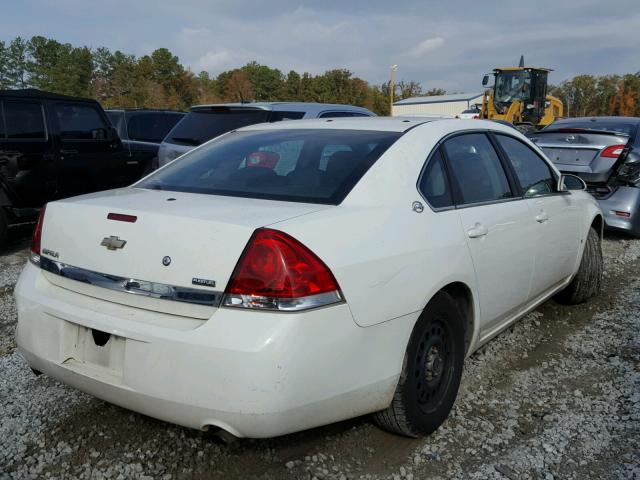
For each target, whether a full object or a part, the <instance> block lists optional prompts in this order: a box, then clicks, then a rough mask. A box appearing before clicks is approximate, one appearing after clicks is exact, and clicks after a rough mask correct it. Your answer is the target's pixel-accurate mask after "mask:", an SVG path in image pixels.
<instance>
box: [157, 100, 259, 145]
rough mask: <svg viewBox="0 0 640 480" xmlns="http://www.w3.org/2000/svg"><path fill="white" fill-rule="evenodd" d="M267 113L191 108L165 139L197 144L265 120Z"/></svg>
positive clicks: (217, 108) (253, 110) (246, 110)
mask: <svg viewBox="0 0 640 480" xmlns="http://www.w3.org/2000/svg"><path fill="white" fill-rule="evenodd" d="M269 113H270V112H269V111H268V110H261V109H255V108H253V109H246V108H242V109H230V108H228V107H212V108H207V109H204V108H203V109H197V110H192V111H191V112H189V113H188V114H187V115H186V116H185V117H184V118H183V119H182V120H181V121H180V122H178V124H177V125H176V126H175V127H174V128H173V130H171V131H170V132H169V134H168V135H167V138H166V140H165V141H167V142H170V143H177V144H179V145H191V146H197V145H200V144H202V143H204V142H206V141H208V140H211V139H212V138H215V137H217V136H218V135H222V134H223V133H227V132H230V131H231V130H235V129H237V128H240V127H246V126H247V125H253V124H255V123H263V122H266V121H267V120H268V119H269Z"/></svg>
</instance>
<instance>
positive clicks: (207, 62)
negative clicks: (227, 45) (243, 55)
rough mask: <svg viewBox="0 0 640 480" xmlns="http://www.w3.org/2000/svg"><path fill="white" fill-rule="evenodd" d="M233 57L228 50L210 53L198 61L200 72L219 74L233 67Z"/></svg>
mask: <svg viewBox="0 0 640 480" xmlns="http://www.w3.org/2000/svg"><path fill="white" fill-rule="evenodd" d="M231 60H232V55H231V54H230V53H229V52H228V51H227V50H219V51H209V52H207V53H205V54H204V55H202V56H201V57H200V59H199V60H198V70H205V71H207V72H217V71H219V70H221V69H223V68H224V67H227V66H229V65H231V63H232V62H231Z"/></svg>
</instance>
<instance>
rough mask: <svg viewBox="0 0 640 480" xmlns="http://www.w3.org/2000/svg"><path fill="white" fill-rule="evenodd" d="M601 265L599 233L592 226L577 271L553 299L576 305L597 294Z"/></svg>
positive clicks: (600, 280)
mask: <svg viewBox="0 0 640 480" xmlns="http://www.w3.org/2000/svg"><path fill="white" fill-rule="evenodd" d="M603 267H604V266H603V261H602V245H601V244H600V235H599V234H598V232H597V231H596V230H595V229H594V228H590V229H589V233H588V234H587V242H586V244H585V246H584V251H583V252H582V259H581V260H580V267H579V268H578V273H576V276H575V277H573V280H571V283H570V284H569V285H567V286H566V287H565V289H564V290H562V291H561V292H559V293H558V294H556V296H555V297H554V298H555V300H556V301H558V302H559V303H564V304H567V305H577V304H579V303H584V302H586V301H587V300H589V299H590V298H593V297H595V296H596V295H598V294H599V293H600V290H601V289H602V272H603Z"/></svg>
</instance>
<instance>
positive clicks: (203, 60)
mask: <svg viewBox="0 0 640 480" xmlns="http://www.w3.org/2000/svg"><path fill="white" fill-rule="evenodd" d="M13 3H14V4H15V5H13V4H12V8H10V9H5V10H4V11H3V14H2V15H0V41H11V39H12V38H13V37H15V36H17V35H21V36H22V37H27V38H28V37H30V36H31V35H44V36H47V37H51V38H55V39H56V40H59V41H61V42H69V43H72V44H73V45H79V46H80V45H88V46H90V47H98V46H102V45H104V46H106V47H108V48H110V49H111V50H116V49H119V50H122V51H123V52H125V53H132V54H135V55H138V56H141V55H147V54H149V53H151V52H152V51H153V50H154V49H156V48H160V47H166V48H168V49H170V50H171V52H173V53H174V54H175V55H177V56H178V57H179V58H180V61H181V62H182V63H183V64H184V65H185V66H190V67H191V69H192V70H193V71H196V72H197V71H199V70H206V71H209V72H210V73H211V74H214V75H217V74H219V73H220V72H221V71H223V70H227V69H231V68H235V67H241V66H242V65H244V64H246V63H247V62H249V61H252V60H255V61H257V62H259V63H261V64H263V65H268V66H270V67H275V68H279V69H280V70H281V71H283V72H285V73H286V72H288V71H289V70H292V69H293V70H296V71H298V72H305V71H306V72H309V73H313V74H318V73H322V72H324V71H326V70H329V69H334V68H345V69H348V70H350V71H352V72H353V73H354V75H357V76H359V77H361V78H363V79H365V80H367V81H369V82H372V83H375V84H381V83H383V82H386V81H387V80H388V75H389V66H390V65H394V64H398V65H399V69H398V80H415V81H418V82H421V83H422V84H423V86H424V88H427V89H429V88H433V87H440V88H444V89H446V90H448V91H451V92H454V91H457V92H460V91H467V92H477V91H480V90H481V86H480V82H481V79H482V75H483V74H484V73H486V72H488V71H491V69H493V68H494V67H500V66H509V65H517V62H518V59H519V58H520V55H521V54H524V56H525V61H526V62H527V63H528V64H532V65H533V64H535V65H539V66H544V67H549V68H553V69H554V70H555V71H554V72H553V73H552V74H551V77H550V81H551V82H552V83H554V84H557V83H560V82H562V81H563V80H565V79H567V78H569V77H571V76H573V75H576V74H580V73H584V74H592V75H603V74H610V73H627V72H635V71H637V70H638V65H640V49H638V48H637V45H638V44H640V29H638V28H637V25H638V24H640V12H639V11H638V8H637V4H638V0H618V2H617V3H616V6H617V7H618V8H615V9H603V8H602V1H601V0H580V2H575V1H574V2H558V1H557V0H537V1H536V2H501V5H500V8H490V9H487V5H486V2H478V1H477V0H431V1H430V2H429V8H425V2H424V0H405V1H403V2H402V8H401V9H400V8H396V9H390V8H388V6H389V4H388V2H386V1H384V0H349V1H345V0H323V1H322V2H300V0H270V1H269V2H264V1H263V0H243V1H241V2H239V1H237V0H215V1H211V0H181V2H178V3H176V2H157V1H156V0H137V1H135V2H131V0H105V1H104V2H103V4H104V8H102V10H101V12H100V15H96V13H95V8H92V7H91V6H87V5H88V4H89V3H90V2H86V0H85V1H84V2H83V1H82V0H26V1H24V2H13ZM575 3H580V8H578V9H577V8H576V6H575ZM301 5H302V6H301ZM123 11H126V12H127V15H123V14H122V12H123ZM540 11H553V16H552V18H549V19H547V20H546V21H545V22H543V23H542V24H541V23H539V22H524V23H523V22H522V18H534V17H535V16H536V14H537V13H538V12H540ZM149 12H153V13H154V15H153V21H152V22H140V18H147V17H148V15H149ZM461 12H464V14H463V15H462V14H461Z"/></svg>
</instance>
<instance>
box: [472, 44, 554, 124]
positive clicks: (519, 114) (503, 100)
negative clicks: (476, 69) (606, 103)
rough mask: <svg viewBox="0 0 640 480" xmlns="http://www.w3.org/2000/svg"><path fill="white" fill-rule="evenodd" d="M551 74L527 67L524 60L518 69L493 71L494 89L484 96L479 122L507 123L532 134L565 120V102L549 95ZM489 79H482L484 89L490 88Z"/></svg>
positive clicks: (490, 89) (545, 70)
mask: <svg viewBox="0 0 640 480" xmlns="http://www.w3.org/2000/svg"><path fill="white" fill-rule="evenodd" d="M551 71H552V70H550V69H548V68H535V67H525V66H524V58H523V57H521V58H520V66H518V67H509V68H496V69H494V70H493V76H494V83H493V87H492V88H488V89H487V90H485V92H484V96H483V97H482V110H481V111H480V118H485V119H489V120H502V121H507V122H509V123H512V124H513V125H515V126H517V127H519V128H520V129H521V130H533V129H538V128H542V127H544V126H546V125H549V124H550V123H552V122H553V121H554V120H556V119H558V118H560V117H562V115H563V113H564V106H563V104H562V101H561V100H560V99H558V98H556V97H553V96H551V95H547V77H548V75H549V72H551ZM489 75H490V74H487V75H485V76H484V78H483V79H482V86H483V87H486V86H487V85H488V84H489Z"/></svg>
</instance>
